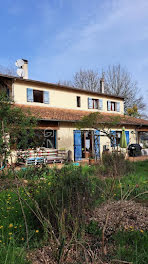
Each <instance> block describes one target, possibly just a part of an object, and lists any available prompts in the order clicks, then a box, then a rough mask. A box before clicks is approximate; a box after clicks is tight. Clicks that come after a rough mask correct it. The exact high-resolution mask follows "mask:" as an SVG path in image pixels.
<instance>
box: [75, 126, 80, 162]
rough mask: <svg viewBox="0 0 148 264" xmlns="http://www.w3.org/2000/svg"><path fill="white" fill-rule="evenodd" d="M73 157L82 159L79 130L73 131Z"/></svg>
mask: <svg viewBox="0 0 148 264" xmlns="http://www.w3.org/2000/svg"><path fill="white" fill-rule="evenodd" d="M74 159H75V161H76V160H81V159H82V143H81V130H75V131H74Z"/></svg>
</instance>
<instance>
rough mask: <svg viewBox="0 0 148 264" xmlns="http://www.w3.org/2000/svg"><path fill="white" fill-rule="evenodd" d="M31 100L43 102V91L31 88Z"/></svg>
mask: <svg viewBox="0 0 148 264" xmlns="http://www.w3.org/2000/svg"><path fill="white" fill-rule="evenodd" d="M33 101H34V102H36V103H43V91H38V90H33Z"/></svg>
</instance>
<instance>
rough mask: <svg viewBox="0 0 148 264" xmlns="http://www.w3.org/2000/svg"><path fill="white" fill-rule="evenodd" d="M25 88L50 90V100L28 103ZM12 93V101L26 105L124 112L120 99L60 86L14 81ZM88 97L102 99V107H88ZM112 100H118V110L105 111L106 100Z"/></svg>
mask: <svg viewBox="0 0 148 264" xmlns="http://www.w3.org/2000/svg"><path fill="white" fill-rule="evenodd" d="M27 88H32V89H35V90H41V91H49V92H50V96H49V97H50V102H49V104H44V103H35V102H33V103H30V102H27ZM13 95H14V101H15V102H16V103H18V104H28V105H34V106H46V107H47V106H49V107H58V108H65V109H75V110H85V111H90V112H92V111H94V112H95V111H100V112H108V113H120V114H123V113H124V103H123V100H121V99H112V98H110V97H108V98H107V97H104V96H101V95H100V96H96V95H93V94H90V93H89V92H88V94H85V93H83V92H81V91H80V92H79V91H78V92H74V91H71V90H69V91H67V90H64V88H63V90H62V88H60V89H59V90H58V89H54V88H53V87H51V88H49V87H47V86H41V85H38V84H34V85H33V84H30V83H21V82H20V83H19V82H15V83H14V87H13ZM76 96H80V97H81V107H77V101H76ZM88 97H90V98H94V99H103V109H102V110H98V109H88ZM108 100H110V101H114V102H120V112H116V111H107V101H108Z"/></svg>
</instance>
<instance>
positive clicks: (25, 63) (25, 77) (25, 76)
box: [22, 59, 28, 79]
mask: <svg viewBox="0 0 148 264" xmlns="http://www.w3.org/2000/svg"><path fill="white" fill-rule="evenodd" d="M22 60H23V61H24V65H23V66H22V69H23V70H24V72H25V75H24V77H23V79H28V61H27V60H24V59H22Z"/></svg>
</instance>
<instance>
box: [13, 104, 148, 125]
mask: <svg viewBox="0 0 148 264" xmlns="http://www.w3.org/2000/svg"><path fill="white" fill-rule="evenodd" d="M17 106H18V107H21V108H22V109H24V110H29V111H31V113H32V114H33V115H34V116H35V117H37V118H39V119H40V120H50V121H68V122H77V121H80V120H81V118H82V117H84V116H86V115H89V114H90V113H91V112H90V111H82V110H72V109H63V108H54V107H42V106H32V105H20V104H17ZM112 116H119V117H121V119H120V124H122V125H134V126H147V127H148V120H144V119H140V118H135V117H131V116H127V115H120V114H112V113H104V112H103V113H101V116H100V119H99V121H100V122H101V123H103V122H107V121H110V117H112Z"/></svg>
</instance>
